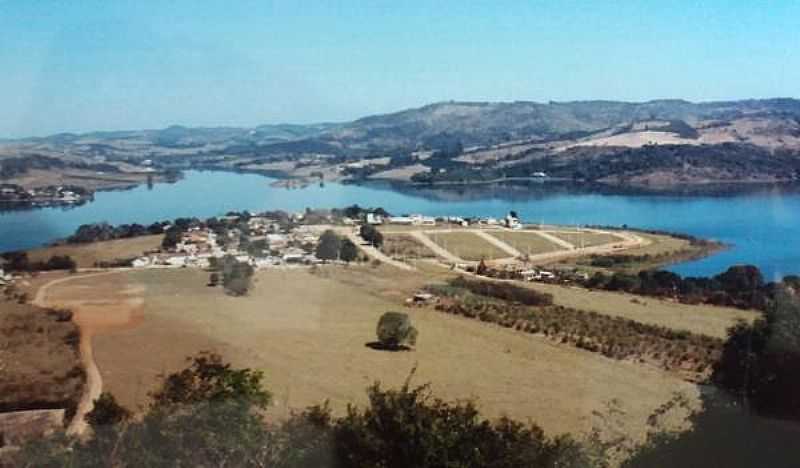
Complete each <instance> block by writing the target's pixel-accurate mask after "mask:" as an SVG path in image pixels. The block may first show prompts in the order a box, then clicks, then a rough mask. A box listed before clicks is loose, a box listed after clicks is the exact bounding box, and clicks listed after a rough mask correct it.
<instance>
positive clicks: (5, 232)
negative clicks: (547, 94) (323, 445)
mask: <svg viewBox="0 0 800 468" xmlns="http://www.w3.org/2000/svg"><path fill="white" fill-rule="evenodd" d="M273 181H274V179H270V178H267V177H263V176H260V175H254V174H238V173H228V172H206V171H189V172H187V173H186V177H185V178H184V179H183V180H181V181H179V182H177V183H175V184H157V185H155V186H153V187H152V189H149V188H148V187H147V186H144V185H143V186H141V187H137V188H135V189H133V190H127V191H116V192H98V193H97V194H96V196H95V201H94V202H92V203H89V204H86V205H83V206H79V207H74V208H67V209H65V208H58V207H55V208H43V209H36V210H27V211H12V212H4V213H0V251H9V250H20V249H28V248H32V247H36V246H40V245H43V244H46V243H49V242H52V241H55V240H57V239H60V238H64V237H66V236H68V235H70V234H71V233H72V232H73V231H74V230H75V229H76V228H77V227H78V226H79V225H81V224H86V223H94V222H100V221H107V222H109V223H111V224H123V223H134V222H136V223H141V224H149V223H152V222H154V221H158V220H171V219H174V218H176V217H181V216H197V217H210V216H215V215H220V214H223V213H225V212H227V211H230V210H244V209H247V210H251V211H258V210H266V209H283V210H287V211H299V210H303V209H305V208H306V207H313V208H333V207H344V206H347V205H352V204H354V203H358V204H359V205H361V206H373V207H377V206H382V207H384V208H385V209H387V210H388V211H390V212H393V213H398V214H400V213H423V214H428V215H434V216H436V215H457V216H494V217H501V216H504V215H505V214H506V213H507V212H508V211H509V210H515V211H516V212H517V213H519V215H520V217H521V218H522V219H523V220H524V221H526V222H545V223H554V224H600V225H622V224H627V225H629V226H633V227H641V228H650V229H663V230H669V231H675V232H684V233H688V234H693V235H696V236H699V237H703V238H707V239H715V240H719V241H722V242H726V243H728V244H731V245H732V246H733V248H732V249H730V250H727V251H725V252H722V253H720V254H717V255H714V256H712V257H709V258H706V259H702V260H698V261H692V262H687V263H683V264H679V265H675V266H673V267H672V268H670V269H671V270H673V271H675V272H677V273H680V274H683V275H713V274H716V273H718V272H720V271H722V270H724V269H726V268H727V267H728V266H730V265H733V264H737V263H751V264H754V265H757V266H758V267H759V268H761V269H762V271H763V272H764V274H765V276H766V277H767V278H769V279H777V278H780V277H781V276H783V275H787V274H797V273H800V248H798V246H797V245H796V244H795V240H797V239H800V195H797V194H785V193H782V192H780V191H777V190H776V191H768V190H767V191H760V192H757V193H749V194H747V195H737V196H725V197H718V196H661V195H629V194H625V195H619V194H596V193H594V194H593V193H576V192H575V191H572V190H568V189H565V188H563V187H561V186H559V185H558V184H535V183H534V184H523V185H492V186H472V187H468V188H465V187H457V188H452V187H451V188H430V187H427V188H415V187H408V186H405V187H396V186H391V185H389V184H372V185H366V186H365V185H349V184H335V183H326V184H325V185H324V187H320V186H317V185H313V186H309V187H306V188H303V189H285V188H276V187H271V186H270V184H271V183H272V182H273Z"/></svg>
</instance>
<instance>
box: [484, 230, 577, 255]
mask: <svg viewBox="0 0 800 468" xmlns="http://www.w3.org/2000/svg"><path fill="white" fill-rule="evenodd" d="M489 235H491V236H494V237H496V238H498V239H500V240H501V241H503V242H505V243H506V244H508V245H510V246H511V247H514V248H515V249H517V250H519V251H520V252H522V253H523V254H529V255H536V254H540V253H547V252H556V251H559V250H564V249H563V248H561V246H559V245H557V244H554V243H553V242H550V241H549V240H547V239H545V238H544V237H542V236H540V235H538V234H536V232H534V231H519V232H511V231H494V232H490V233H489Z"/></svg>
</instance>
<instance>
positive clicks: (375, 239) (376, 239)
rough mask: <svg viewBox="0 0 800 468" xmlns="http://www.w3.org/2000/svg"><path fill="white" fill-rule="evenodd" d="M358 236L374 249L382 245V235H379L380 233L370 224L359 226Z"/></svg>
mask: <svg viewBox="0 0 800 468" xmlns="http://www.w3.org/2000/svg"><path fill="white" fill-rule="evenodd" d="M360 234H361V237H362V238H363V239H364V240H365V241H367V242H369V243H370V244H372V245H374V246H375V247H380V246H382V245H383V234H381V232H380V231H378V229H377V228H375V226H373V225H371V224H364V225H363V226H361V231H360Z"/></svg>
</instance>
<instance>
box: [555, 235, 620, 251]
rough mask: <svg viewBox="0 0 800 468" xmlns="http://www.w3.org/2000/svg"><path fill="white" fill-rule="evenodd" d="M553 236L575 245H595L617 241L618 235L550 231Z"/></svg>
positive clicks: (618, 239)
mask: <svg viewBox="0 0 800 468" xmlns="http://www.w3.org/2000/svg"><path fill="white" fill-rule="evenodd" d="M550 234H552V235H553V236H555V237H558V238H559V239H561V240H564V241H567V242H569V243H570V244H572V245H574V246H575V247H578V248H580V247H594V246H596V245H605V244H612V243H614V242H619V241H620V240H622V239H620V238H619V237H617V236H615V235H612V234H606V233H600V232H567V231H553V232H550Z"/></svg>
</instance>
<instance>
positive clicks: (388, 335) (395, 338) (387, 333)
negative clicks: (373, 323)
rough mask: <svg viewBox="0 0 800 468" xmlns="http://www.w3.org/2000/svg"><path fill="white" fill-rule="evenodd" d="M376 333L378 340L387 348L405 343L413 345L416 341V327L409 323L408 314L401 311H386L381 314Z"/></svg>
mask: <svg viewBox="0 0 800 468" xmlns="http://www.w3.org/2000/svg"><path fill="white" fill-rule="evenodd" d="M376 333H377V335H378V341H379V342H380V343H381V344H382V345H383V346H385V347H387V348H398V347H400V346H403V345H406V344H408V345H411V346H414V345H415V344H416V343H417V329H416V328H414V327H413V326H412V325H411V319H410V318H409V317H408V314H404V313H402V312H386V313H385V314H383V315H381V318H380V320H378V328H377V330H376Z"/></svg>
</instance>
